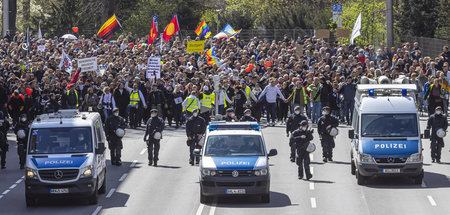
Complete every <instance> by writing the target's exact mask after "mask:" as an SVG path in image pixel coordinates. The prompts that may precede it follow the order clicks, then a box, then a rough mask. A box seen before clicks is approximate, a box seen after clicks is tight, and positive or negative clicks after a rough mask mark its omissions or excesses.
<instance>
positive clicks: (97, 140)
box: [25, 110, 106, 207]
mask: <svg viewBox="0 0 450 215" xmlns="http://www.w3.org/2000/svg"><path fill="white" fill-rule="evenodd" d="M29 132H30V134H29V139H28V149H27V158H26V175H25V198H26V204H27V206H28V207H30V206H35V205H36V204H37V202H38V201H37V200H38V199H40V198H44V197H50V198H65V197H83V198H86V199H87V200H89V202H90V204H97V194H98V193H105V191H106V158H105V139H106V138H105V134H104V131H103V127H102V121H101V118H100V115H99V114H98V113H88V112H81V113H80V112H78V111H76V110H60V111H59V112H57V113H53V114H43V115H40V116H38V117H36V119H35V120H34V121H33V123H32V124H31V126H30V131H29Z"/></svg>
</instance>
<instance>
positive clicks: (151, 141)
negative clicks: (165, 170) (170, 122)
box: [144, 109, 164, 166]
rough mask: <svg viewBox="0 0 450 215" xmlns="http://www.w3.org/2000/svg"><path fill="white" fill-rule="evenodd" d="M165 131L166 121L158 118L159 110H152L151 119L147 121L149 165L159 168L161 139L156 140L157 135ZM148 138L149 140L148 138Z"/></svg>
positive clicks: (146, 134) (145, 140) (145, 138)
mask: <svg viewBox="0 0 450 215" xmlns="http://www.w3.org/2000/svg"><path fill="white" fill-rule="evenodd" d="M163 130H164V120H163V119H162V118H160V117H158V110H157V109H152V110H150V118H149V119H148V121H147V129H146V130H145V135H144V142H146V143H147V148H148V165H149V166H151V165H152V164H153V165H155V166H157V165H158V160H159V157H158V155H159V148H160V145H159V142H160V138H158V139H157V138H155V133H156V132H159V133H161V132H162V131H163ZM147 137H148V138H147Z"/></svg>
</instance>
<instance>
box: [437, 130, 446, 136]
mask: <svg viewBox="0 0 450 215" xmlns="http://www.w3.org/2000/svg"><path fill="white" fill-rule="evenodd" d="M445 135H446V132H445V130H444V129H442V128H440V129H438V130H437V131H436V136H438V137H439V138H444V137H445Z"/></svg>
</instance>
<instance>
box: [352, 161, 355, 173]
mask: <svg viewBox="0 0 450 215" xmlns="http://www.w3.org/2000/svg"><path fill="white" fill-rule="evenodd" d="M351 173H352V175H355V174H356V165H355V162H354V161H351Z"/></svg>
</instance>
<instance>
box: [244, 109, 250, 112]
mask: <svg viewBox="0 0 450 215" xmlns="http://www.w3.org/2000/svg"><path fill="white" fill-rule="evenodd" d="M250 111H252V110H250V109H245V111H244V113H248V112H250Z"/></svg>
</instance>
